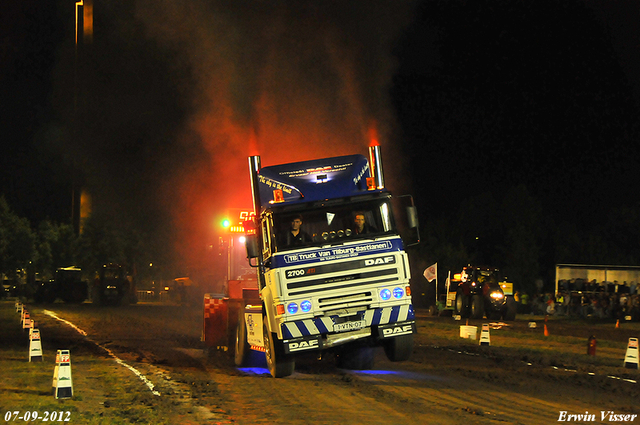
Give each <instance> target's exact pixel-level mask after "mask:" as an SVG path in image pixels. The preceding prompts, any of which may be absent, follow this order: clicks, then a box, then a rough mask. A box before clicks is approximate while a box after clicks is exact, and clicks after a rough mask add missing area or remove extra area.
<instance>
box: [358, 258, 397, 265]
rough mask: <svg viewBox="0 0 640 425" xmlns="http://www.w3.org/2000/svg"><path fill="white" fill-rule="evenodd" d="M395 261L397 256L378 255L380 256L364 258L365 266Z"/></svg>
mask: <svg viewBox="0 0 640 425" xmlns="http://www.w3.org/2000/svg"><path fill="white" fill-rule="evenodd" d="M389 263H395V257H391V256H389V257H378V258H369V259H368V260H364V265H365V266H376V265H379V264H389Z"/></svg>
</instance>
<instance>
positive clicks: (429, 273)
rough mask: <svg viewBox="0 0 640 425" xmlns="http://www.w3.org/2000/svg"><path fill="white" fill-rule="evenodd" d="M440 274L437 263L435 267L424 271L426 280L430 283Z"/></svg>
mask: <svg viewBox="0 0 640 425" xmlns="http://www.w3.org/2000/svg"><path fill="white" fill-rule="evenodd" d="M437 274H438V263H435V264H434V265H433V266H429V267H427V268H426V269H424V273H423V275H424V277H425V279H427V280H428V281H429V282H431V281H433V280H434V279H435V278H436V277H437Z"/></svg>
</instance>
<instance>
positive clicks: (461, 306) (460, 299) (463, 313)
mask: <svg viewBox="0 0 640 425" xmlns="http://www.w3.org/2000/svg"><path fill="white" fill-rule="evenodd" d="M468 305H469V296H468V295H465V294H464V292H462V289H458V291H457V292H456V314H459V315H460V317H462V318H463V319H466V318H467V317H469V309H468Z"/></svg>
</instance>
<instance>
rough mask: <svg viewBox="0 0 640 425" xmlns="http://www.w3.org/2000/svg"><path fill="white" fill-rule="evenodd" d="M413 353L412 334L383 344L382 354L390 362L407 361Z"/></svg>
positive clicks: (390, 339) (391, 339) (397, 337)
mask: <svg viewBox="0 0 640 425" xmlns="http://www.w3.org/2000/svg"><path fill="white" fill-rule="evenodd" d="M412 352H413V334H411V335H400V336H396V337H394V338H389V339H388V340H387V341H385V342H384V353H385V354H386V355H387V358H388V359H389V360H391V361H392V362H403V361H405V360H409V357H411V353H412Z"/></svg>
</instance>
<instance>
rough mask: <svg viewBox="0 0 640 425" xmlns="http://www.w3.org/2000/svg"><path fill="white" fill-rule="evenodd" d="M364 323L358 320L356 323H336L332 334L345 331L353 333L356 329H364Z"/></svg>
mask: <svg viewBox="0 0 640 425" xmlns="http://www.w3.org/2000/svg"><path fill="white" fill-rule="evenodd" d="M364 325H365V322H364V320H358V321H356V322H345V323H336V324H335V325H333V331H334V332H346V331H355V330H357V329H362V328H364Z"/></svg>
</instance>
